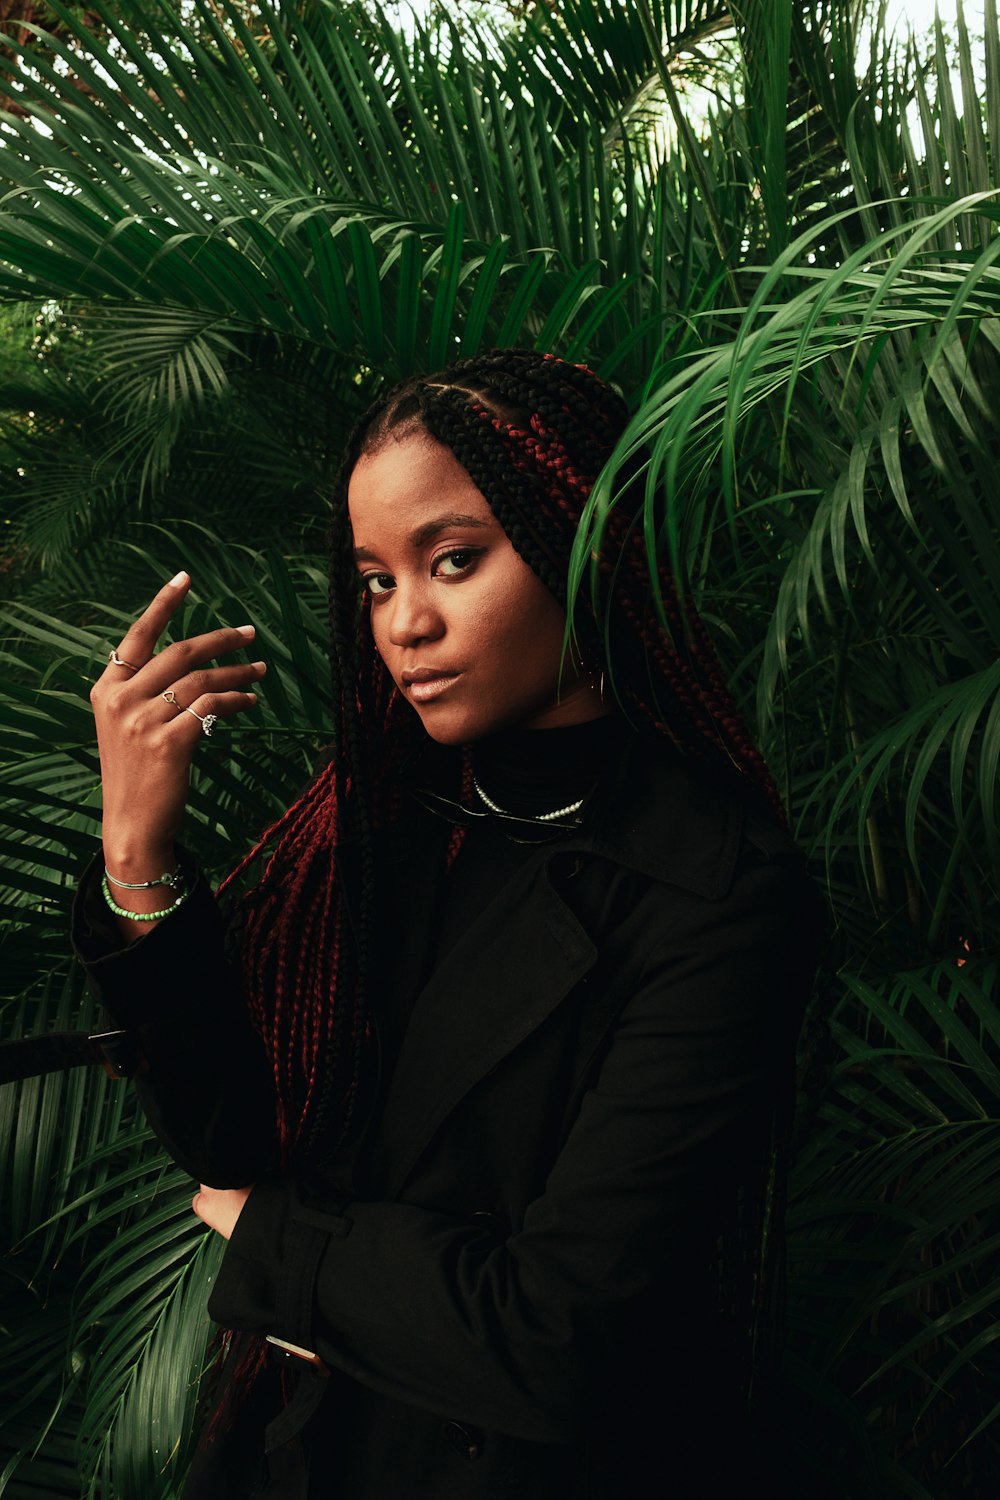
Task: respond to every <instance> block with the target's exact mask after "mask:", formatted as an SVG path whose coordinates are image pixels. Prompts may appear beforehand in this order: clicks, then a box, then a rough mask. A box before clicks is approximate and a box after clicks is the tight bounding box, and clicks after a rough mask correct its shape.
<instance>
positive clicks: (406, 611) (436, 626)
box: [388, 579, 444, 646]
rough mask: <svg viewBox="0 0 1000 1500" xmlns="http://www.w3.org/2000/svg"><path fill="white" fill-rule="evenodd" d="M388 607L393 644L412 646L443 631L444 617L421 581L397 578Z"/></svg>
mask: <svg viewBox="0 0 1000 1500" xmlns="http://www.w3.org/2000/svg"><path fill="white" fill-rule="evenodd" d="M428 584H429V580H428ZM389 610H390V616H389V632H388V634H389V640H390V641H391V642H392V644H393V645H394V646H414V645H418V644H419V643H420V642H421V641H436V640H440V638H441V636H442V635H444V620H443V619H442V617H441V613H440V611H439V610H438V609H437V608H436V607H435V605H434V601H433V596H432V594H431V590H430V587H428V586H427V584H425V583H423V582H421V583H410V584H404V583H401V582H400V581H399V580H398V579H397V582H396V588H395V591H394V593H393V596H392V602H391V603H390V605H389Z"/></svg>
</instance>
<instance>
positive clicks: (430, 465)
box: [347, 432, 497, 547]
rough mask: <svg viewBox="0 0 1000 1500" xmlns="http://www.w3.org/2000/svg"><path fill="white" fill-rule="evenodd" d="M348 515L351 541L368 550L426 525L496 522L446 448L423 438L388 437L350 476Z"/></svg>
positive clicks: (493, 524)
mask: <svg viewBox="0 0 1000 1500" xmlns="http://www.w3.org/2000/svg"><path fill="white" fill-rule="evenodd" d="M347 509H348V513H349V516H350V521H351V529H352V531H353V533H354V540H355V542H356V544H357V545H358V546H360V547H371V546H373V545H375V544H378V543H380V542H381V541H382V540H383V538H385V539H388V540H397V539H398V540H402V539H404V538H406V537H408V536H409V535H410V534H411V533H413V532H414V531H415V530H417V529H418V528H420V527H422V526H426V525H427V524H428V523H429V522H431V521H433V520H435V519H438V518H441V517H444V516H448V515H463V516H467V517H469V519H470V520H474V521H476V522H478V524H480V525H483V526H489V527H491V528H492V527H496V526H497V521H496V519H495V517H494V515H493V512H492V511H491V510H490V507H489V505H488V504H487V502H486V500H485V498H484V496H483V494H482V492H481V491H480V490H479V489H477V487H476V485H475V484H474V483H473V481H472V479H471V478H470V477H469V475H468V473H467V472H466V471H465V469H463V467H462V465H461V464H460V463H459V461H458V459H457V458H456V457H455V455H454V454H453V453H452V451H451V449H450V448H446V447H445V446H444V445H443V444H442V443H438V442H436V441H435V440H434V439H433V438H431V437H429V436H428V435H427V434H426V433H423V432H411V433H408V434H407V435H406V436H405V437H402V438H399V439H395V438H393V437H392V436H391V435H390V437H389V439H388V441H386V442H385V443H383V444H381V445H380V446H379V447H378V448H377V449H376V450H375V452H374V453H367V454H365V455H364V456H363V457H362V458H360V459H359V460H358V462H357V464H356V465H355V467H354V470H353V471H352V473H351V478H350V483H349V485H348V490H347Z"/></svg>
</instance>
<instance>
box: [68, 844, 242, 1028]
mask: <svg viewBox="0 0 1000 1500" xmlns="http://www.w3.org/2000/svg"><path fill="white" fill-rule="evenodd" d="M178 858H179V860H180V863H181V868H182V870H183V872H184V874H185V876H186V877H187V879H188V881H189V883H190V887H191V894H190V895H189V896H188V898H187V900H186V901H185V902H184V904H183V905H182V906H179V907H178V908H177V910H176V911H175V912H171V914H170V915H169V916H168V917H164V919H163V920H162V921H161V922H157V923H156V924H155V925H154V926H152V928H151V929H150V931H149V932H144V933H143V934H142V935H141V936H140V937H138V938H135V939H134V940H133V941H132V942H130V943H125V942H124V941H123V939H122V935H121V933H120V932H119V931H118V928H117V926H116V925H115V923H114V920H113V918H112V916H111V912H110V911H109V910H108V908H107V906H106V904H105V901H104V898H103V895H102V892H101V877H102V875H103V874H104V860H103V857H102V856H101V854H100V853H98V854H96V855H95V856H94V858H93V859H92V860H91V862H90V864H89V865H88V866H87V868H86V870H85V871H84V873H83V876H82V878H81V880H80V885H79V888H78V890H77V893H76V897H75V898H74V901H73V910H72V917H71V927H70V935H71V939H72V944H73V951H74V952H75V953H76V956H77V957H78V958H79V959H80V960H81V962H82V963H83V964H84V966H85V967H86V969H87V973H88V975H89V977H90V980H91V983H92V985H93V987H94V989H95V991H96V993H97V995H98V998H99V999H100V1000H101V1002H102V1004H104V1005H105V1006H106V1007H107V1009H108V1010H109V1011H110V1013H111V1014H112V1015H113V1016H114V1018H115V1020H116V1021H117V1022H118V1023H119V1025H122V1026H142V1025H143V1024H146V1023H148V1022H151V1021H156V1020H159V1019H160V1018H161V1017H162V1016H163V1014H164V1010H165V1008H169V1010H170V1011H171V1012H175V1011H183V1010H184V1009H185V1007H186V1006H188V1005H190V1006H193V1007H197V1006H198V1005H199V1004H200V1003H203V998H204V987H203V986H201V985H199V984H185V983H184V982H183V978H184V974H185V972H186V971H187V970H189V969H192V970H195V971H198V969H199V966H203V965H205V964H206V963H207V964H208V965H209V967H210V968H211V969H212V970H213V974H212V979H213V981H214V980H216V979H217V978H218V976H216V975H215V973H214V970H215V969H216V968H217V967H218V956H217V954H216V949H217V950H218V955H219V956H221V952H222V937H223V930H224V929H223V920H222V914H221V912H220V911H219V908H218V905H217V903H216V900H215V897H214V896H213V894H212V891H211V888H210V886H209V884H208V881H207V880H206V879H205V876H204V875H203V874H202V873H201V871H200V870H199V869H198V868H197V866H196V865H195V864H194V862H193V860H192V859H191V856H190V855H188V854H186V853H185V852H184V851H183V850H180V851H178ZM199 977H200V975H199Z"/></svg>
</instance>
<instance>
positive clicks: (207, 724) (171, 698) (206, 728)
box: [160, 688, 219, 735]
mask: <svg viewBox="0 0 1000 1500" xmlns="http://www.w3.org/2000/svg"><path fill="white" fill-rule="evenodd" d="M160 697H161V698H165V699H166V700H167V702H168V703H172V704H173V706H174V708H179V709H180V711H181V713H184V714H191V715H192V717H193V718H195V719H197V720H198V723H199V724H200V725H201V732H202V734H207V735H211V733H212V730H213V729H214V728H215V726H216V724H217V723H218V722H219V716H218V714H199V713H195V711H194V709H193V708H185V706H184V704H183V703H178V702H177V694H176V693H175V692H174V690H173V688H167V691H166V692H165V693H161V694H160Z"/></svg>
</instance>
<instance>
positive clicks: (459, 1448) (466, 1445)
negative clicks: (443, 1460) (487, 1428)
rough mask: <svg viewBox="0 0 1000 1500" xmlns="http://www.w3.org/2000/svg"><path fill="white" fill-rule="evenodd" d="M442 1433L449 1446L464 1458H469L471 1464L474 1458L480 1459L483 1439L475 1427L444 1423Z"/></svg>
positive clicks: (457, 1423)
mask: <svg viewBox="0 0 1000 1500" xmlns="http://www.w3.org/2000/svg"><path fill="white" fill-rule="evenodd" d="M441 1431H442V1432H443V1433H444V1436H445V1440H446V1442H447V1443H448V1444H449V1446H450V1447H452V1448H454V1450H455V1452H456V1453H460V1454H461V1455H462V1457H463V1458H467V1459H468V1460H469V1462H470V1463H471V1462H472V1460H473V1459H474V1458H478V1457H479V1454H480V1452H481V1451H482V1444H483V1439H482V1434H481V1433H479V1432H477V1431H476V1429H475V1428H474V1427H463V1426H462V1424H461V1422H442V1423H441Z"/></svg>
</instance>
